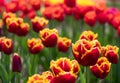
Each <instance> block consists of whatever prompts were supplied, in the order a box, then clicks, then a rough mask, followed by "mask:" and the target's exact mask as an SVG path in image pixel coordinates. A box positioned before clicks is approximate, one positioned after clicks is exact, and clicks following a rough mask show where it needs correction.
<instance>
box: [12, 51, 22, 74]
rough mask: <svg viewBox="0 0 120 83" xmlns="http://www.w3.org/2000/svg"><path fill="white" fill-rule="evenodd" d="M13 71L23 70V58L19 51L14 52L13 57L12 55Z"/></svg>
mask: <svg viewBox="0 0 120 83" xmlns="http://www.w3.org/2000/svg"><path fill="white" fill-rule="evenodd" d="M12 71H13V72H21V71H22V62H21V58H20V56H19V55H18V54H17V53H14V54H13V57H12Z"/></svg>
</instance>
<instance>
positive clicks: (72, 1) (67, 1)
mask: <svg viewBox="0 0 120 83" xmlns="http://www.w3.org/2000/svg"><path fill="white" fill-rule="evenodd" d="M64 3H65V5H67V6H68V7H75V6H76V0H64Z"/></svg>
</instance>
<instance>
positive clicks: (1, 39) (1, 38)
mask: <svg viewBox="0 0 120 83" xmlns="http://www.w3.org/2000/svg"><path fill="white" fill-rule="evenodd" d="M4 39H5V37H0V51H2V43H3V40H4Z"/></svg>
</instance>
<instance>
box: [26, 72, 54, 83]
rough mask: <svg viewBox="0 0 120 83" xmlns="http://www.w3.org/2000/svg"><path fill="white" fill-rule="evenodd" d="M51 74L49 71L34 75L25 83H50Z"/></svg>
mask: <svg viewBox="0 0 120 83" xmlns="http://www.w3.org/2000/svg"><path fill="white" fill-rule="evenodd" d="M52 78H53V74H52V73H51V72H50V71H46V72H43V73H42V74H41V75H40V74H34V75H33V76H31V77H29V78H28V81H27V83H51V80H52Z"/></svg>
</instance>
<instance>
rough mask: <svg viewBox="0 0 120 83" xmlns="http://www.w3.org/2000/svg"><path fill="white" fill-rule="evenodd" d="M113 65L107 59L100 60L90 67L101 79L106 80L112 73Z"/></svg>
mask: <svg viewBox="0 0 120 83" xmlns="http://www.w3.org/2000/svg"><path fill="white" fill-rule="evenodd" d="M110 68H111V63H110V62H109V61H108V60H107V58H105V57H101V58H99V59H98V61H97V63H96V64H95V65H93V66H90V69H91V71H92V73H93V74H94V75H95V76H96V77H97V78H100V79H104V78H105V77H106V76H107V75H108V73H109V72H110Z"/></svg>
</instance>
